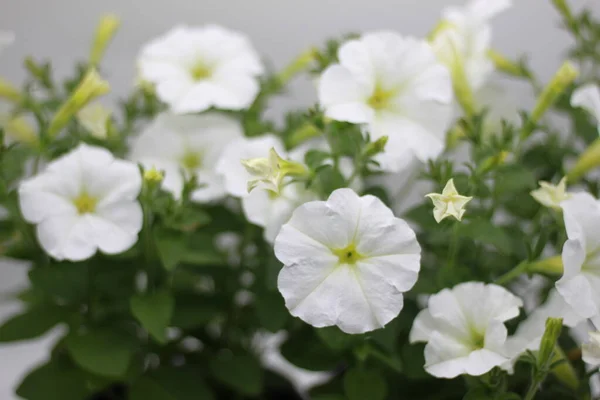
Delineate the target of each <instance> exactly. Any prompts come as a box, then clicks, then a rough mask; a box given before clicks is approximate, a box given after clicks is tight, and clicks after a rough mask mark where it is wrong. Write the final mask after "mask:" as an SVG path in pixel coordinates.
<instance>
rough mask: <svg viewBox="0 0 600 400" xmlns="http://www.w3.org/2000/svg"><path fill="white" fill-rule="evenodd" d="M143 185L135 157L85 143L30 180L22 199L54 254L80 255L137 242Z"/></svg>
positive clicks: (75, 257)
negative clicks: (130, 159)
mask: <svg viewBox="0 0 600 400" xmlns="http://www.w3.org/2000/svg"><path fill="white" fill-rule="evenodd" d="M141 186H142V178H141V176H140V171H139V169H138V167H137V166H136V165H135V164H134V163H131V162H128V161H123V160H117V159H115V158H114V157H113V155H112V154H111V153H110V152H109V151H108V150H105V149H103V148H100V147H93V146H88V145H85V144H81V145H79V146H78V147H77V148H76V149H74V150H72V151H71V152H70V153H68V154H66V155H64V156H62V157H60V158H58V159H56V160H55V161H53V162H51V163H50V164H48V166H47V168H46V169H45V171H44V172H42V173H40V174H38V175H36V176H34V177H32V178H30V179H28V180H25V181H24V182H23V183H22V184H21V185H20V187H19V202H20V206H21V211H22V213H23V216H24V217H25V219H26V220H27V221H29V222H31V223H33V224H36V225H37V226H36V232H37V237H38V240H39V242H40V245H41V246H42V247H43V249H44V250H45V251H46V252H47V253H48V254H50V255H51V256H52V257H54V258H56V259H57V260H64V259H66V260H71V261H80V260H85V259H87V258H89V257H91V256H93V255H94V254H95V253H96V251H97V250H100V251H101V252H103V253H107V254H116V253H120V252H123V251H125V250H127V249H129V248H130V247H131V246H133V245H134V244H135V242H136V241H137V239H138V233H139V232H140V230H141V229H142V208H141V206H140V204H139V202H138V201H137V197H138V195H139V193H140V190H141Z"/></svg>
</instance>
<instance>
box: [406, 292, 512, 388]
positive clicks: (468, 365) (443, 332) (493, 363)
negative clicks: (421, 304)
mask: <svg viewBox="0 0 600 400" xmlns="http://www.w3.org/2000/svg"><path fill="white" fill-rule="evenodd" d="M521 306H522V301H521V299H519V298H518V297H517V296H515V295H513V294H512V293H510V292H509V291H507V290H506V289H504V288H503V287H501V286H497V285H493V284H488V285H486V284H484V283H482V282H467V283H462V284H459V285H457V286H455V287H454V288H452V289H444V290H442V291H441V292H439V293H437V294H435V295H433V296H431V297H430V298H429V307H428V308H426V309H424V310H422V311H421V312H420V313H419V314H418V315H417V317H416V318H415V321H414V323H413V326H412V330H411V332H410V342H411V343H415V342H426V343H427V345H426V346H425V370H426V371H427V372H429V373H430V374H431V375H433V376H436V377H438V378H454V377H456V376H458V375H461V374H467V375H474V376H479V375H482V374H485V373H486V372H488V371H490V370H491V369H492V368H494V367H498V366H502V365H504V364H505V363H507V362H508V361H510V357H509V355H508V351H507V349H506V339H507V331H506V326H504V322H505V321H507V320H509V319H512V318H514V317H516V316H517V315H519V307H521Z"/></svg>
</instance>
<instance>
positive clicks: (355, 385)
mask: <svg viewBox="0 0 600 400" xmlns="http://www.w3.org/2000/svg"><path fill="white" fill-rule="evenodd" d="M344 392H345V393H346V397H348V400H364V399H369V400H383V399H385V396H386V394H387V384H386V382H385V380H384V379H383V378H382V377H381V375H380V374H378V373H377V372H375V371H368V370H364V369H359V368H352V369H350V370H348V372H346V374H345V375H344Z"/></svg>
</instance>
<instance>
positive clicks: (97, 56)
mask: <svg viewBox="0 0 600 400" xmlns="http://www.w3.org/2000/svg"><path fill="white" fill-rule="evenodd" d="M119 25H121V21H120V20H119V18H117V17H116V16H114V15H110V14H109V15H105V16H104V17H102V19H101V20H100V23H99V24H98V27H97V28H96V36H95V37H94V44H93V45H92V51H91V53H90V65H92V66H96V65H98V64H99V63H100V60H102V57H103V56H104V52H105V51H106V48H107V47H108V44H109V43H110V41H111V40H112V38H113V37H114V35H115V33H116V31H117V29H119Z"/></svg>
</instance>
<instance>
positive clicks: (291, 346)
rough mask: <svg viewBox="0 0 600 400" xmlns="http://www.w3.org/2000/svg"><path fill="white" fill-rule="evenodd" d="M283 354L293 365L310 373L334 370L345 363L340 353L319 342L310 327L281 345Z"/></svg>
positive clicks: (294, 334)
mask: <svg viewBox="0 0 600 400" xmlns="http://www.w3.org/2000/svg"><path fill="white" fill-rule="evenodd" d="M281 354H282V355H283V357H284V358H285V359H286V360H288V361H289V362H291V363H292V364H294V365H296V366H298V367H300V368H304V369H308V370H309V371H327V370H332V369H334V368H335V367H337V366H338V365H339V364H340V363H342V362H343V361H344V358H343V357H341V356H340V354H339V353H338V352H335V351H332V350H331V349H330V348H329V347H328V346H327V345H326V344H325V343H324V342H323V341H322V340H319V338H318V337H317V334H316V332H315V329H314V328H312V327H310V326H306V327H303V329H301V330H298V331H296V332H294V333H293V335H290V337H289V338H288V339H287V340H286V341H285V342H284V343H283V344H282V345H281Z"/></svg>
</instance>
